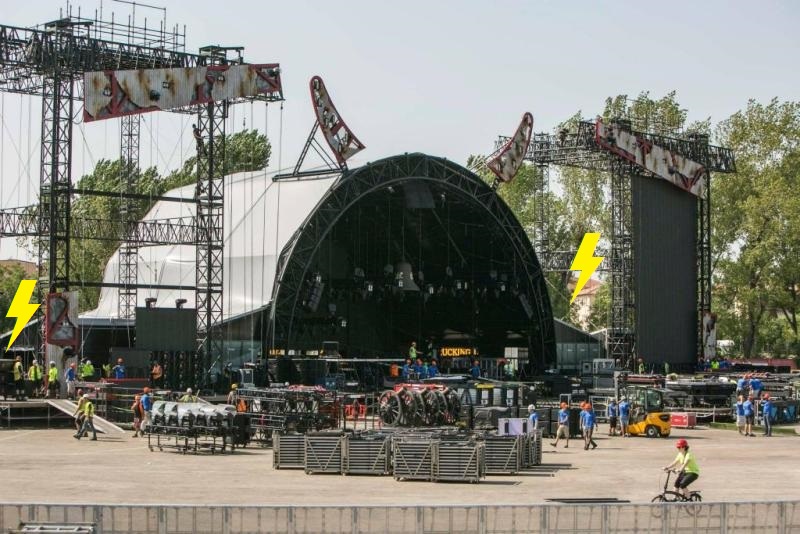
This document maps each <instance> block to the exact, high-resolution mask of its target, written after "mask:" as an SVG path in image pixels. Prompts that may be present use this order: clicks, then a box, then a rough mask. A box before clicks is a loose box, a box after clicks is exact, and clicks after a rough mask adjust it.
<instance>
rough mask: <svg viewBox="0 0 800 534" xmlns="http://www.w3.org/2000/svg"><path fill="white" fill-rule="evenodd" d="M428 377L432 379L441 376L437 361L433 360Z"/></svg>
mask: <svg viewBox="0 0 800 534" xmlns="http://www.w3.org/2000/svg"><path fill="white" fill-rule="evenodd" d="M428 376H429V377H431V378H436V377H437V376H439V368H438V367H437V366H436V360H431V364H430V365H429V366H428Z"/></svg>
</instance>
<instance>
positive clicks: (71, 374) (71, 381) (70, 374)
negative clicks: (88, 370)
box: [64, 362, 78, 399]
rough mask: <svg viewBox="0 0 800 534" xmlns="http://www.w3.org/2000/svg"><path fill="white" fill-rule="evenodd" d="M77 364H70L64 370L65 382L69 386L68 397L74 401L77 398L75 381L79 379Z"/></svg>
mask: <svg viewBox="0 0 800 534" xmlns="http://www.w3.org/2000/svg"><path fill="white" fill-rule="evenodd" d="M76 367H77V366H76V365H75V362H72V363H70V364H69V367H67V368H66V369H65V370H64V382H66V384H67V397H68V398H70V399H72V398H74V397H75V381H76V380H77V378H78V374H77V371H76Z"/></svg>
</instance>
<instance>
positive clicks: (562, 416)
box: [550, 402, 569, 449]
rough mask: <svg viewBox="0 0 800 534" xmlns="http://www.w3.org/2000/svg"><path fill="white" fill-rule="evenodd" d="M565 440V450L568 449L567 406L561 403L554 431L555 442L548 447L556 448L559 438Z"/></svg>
mask: <svg viewBox="0 0 800 534" xmlns="http://www.w3.org/2000/svg"><path fill="white" fill-rule="evenodd" d="M562 437H563V438H564V439H566V440H567V443H566V445H564V448H565V449H568V448H569V406H568V405H567V403H566V402H562V403H561V409H560V410H559V411H558V429H557V430H556V440H555V442H553V443H551V444H550V445H551V446H553V447H558V440H560V439H561V438H562Z"/></svg>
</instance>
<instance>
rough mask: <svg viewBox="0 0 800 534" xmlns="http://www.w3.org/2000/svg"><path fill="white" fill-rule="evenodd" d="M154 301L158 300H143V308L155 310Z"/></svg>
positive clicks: (152, 298)
mask: <svg viewBox="0 0 800 534" xmlns="http://www.w3.org/2000/svg"><path fill="white" fill-rule="evenodd" d="M156 300H158V299H156V298H154V297H149V298H146V299H144V305H145V307H146V308H149V309H150V308H155V307H156Z"/></svg>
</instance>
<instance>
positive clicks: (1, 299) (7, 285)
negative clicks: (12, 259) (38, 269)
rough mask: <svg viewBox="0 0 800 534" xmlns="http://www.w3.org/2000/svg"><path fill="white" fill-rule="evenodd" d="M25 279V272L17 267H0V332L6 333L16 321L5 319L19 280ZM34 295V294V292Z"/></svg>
mask: <svg viewBox="0 0 800 534" xmlns="http://www.w3.org/2000/svg"><path fill="white" fill-rule="evenodd" d="M25 278H27V276H26V274H25V270H24V269H23V268H22V267H20V266H19V265H16V264H13V263H9V264H8V265H0V310H2V311H0V314H2V315H1V316H0V332H8V331H9V330H11V329H12V328H14V324H15V323H16V321H17V320H16V319H15V318H13V317H11V318H7V317H6V313H7V312H8V308H9V306H11V301H12V300H14V295H15V294H16V292H17V288H19V283H20V281H21V280H24V279H25ZM34 294H35V292H34Z"/></svg>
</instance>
